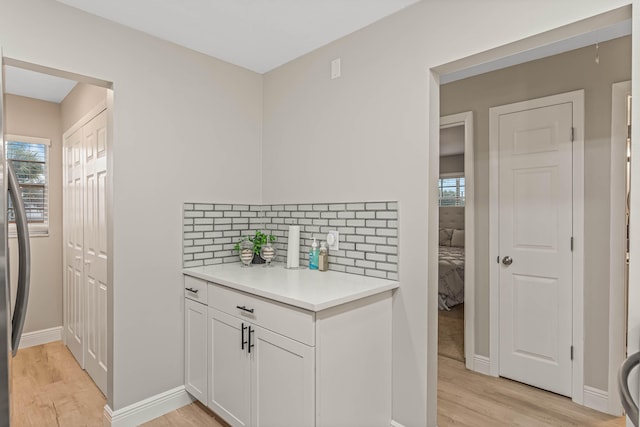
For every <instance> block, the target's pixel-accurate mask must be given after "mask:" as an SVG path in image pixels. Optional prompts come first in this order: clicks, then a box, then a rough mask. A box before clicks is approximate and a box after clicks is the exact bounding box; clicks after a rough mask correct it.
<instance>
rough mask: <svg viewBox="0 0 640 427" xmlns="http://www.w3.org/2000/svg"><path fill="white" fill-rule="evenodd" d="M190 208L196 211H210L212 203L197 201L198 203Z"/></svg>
mask: <svg viewBox="0 0 640 427" xmlns="http://www.w3.org/2000/svg"><path fill="white" fill-rule="evenodd" d="M191 206H193V205H191ZM185 209H186V207H185ZM192 210H196V211H210V210H213V205H212V204H201V203H199V204H197V205H195V206H194V207H193V208H192Z"/></svg>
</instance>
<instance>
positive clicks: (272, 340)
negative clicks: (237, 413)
mask: <svg viewBox="0 0 640 427" xmlns="http://www.w3.org/2000/svg"><path fill="white" fill-rule="evenodd" d="M254 339H255V348H254V349H252V353H251V354H252V366H251V402H252V404H251V414H252V420H253V422H252V425H254V426H256V427H269V426H279V427H303V426H313V425H315V420H314V416H315V349H314V347H310V346H308V345H306V344H302V343H300V342H297V341H294V340H292V339H289V338H287V337H284V336H282V335H280V334H277V333H274V332H271V331H269V330H267V329H264V328H261V327H259V326H258V327H256V329H255V335H253V334H252V338H251V340H252V342H253V341H254Z"/></svg>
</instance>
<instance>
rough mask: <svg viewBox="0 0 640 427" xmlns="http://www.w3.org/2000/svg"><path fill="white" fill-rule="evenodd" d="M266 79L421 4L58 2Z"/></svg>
mask: <svg viewBox="0 0 640 427" xmlns="http://www.w3.org/2000/svg"><path fill="white" fill-rule="evenodd" d="M58 1H59V2H61V3H64V4H67V5H69V6H72V7H75V8H78V9H81V10H84V11H86V12H89V13H91V14H94V15H98V16H101V17H103V18H106V19H109V20H111V21H115V22H118V23H120V24H123V25H126V26H128V27H131V28H135V29H137V30H140V31H143V32H145V33H148V34H151V35H154V36H156V37H159V38H161V39H164V40H168V41H171V42H174V43H176V44H179V45H182V46H185V47H188V48H191V49H193V50H196V51H198V52H202V53H205V54H207V55H210V56H214V57H216V58H219V59H222V60H225V61H227V62H230V63H232V64H236V65H239V66H241V67H245V68H248V69H250V70H253V71H256V72H258V73H265V72H267V71H270V70H272V69H274V68H276V67H278V66H280V65H282V64H284V63H286V62H289V61H291V60H293V59H295V58H297V57H299V56H302V55H304V54H306V53H308V52H310V51H312V50H315V49H317V48H319V47H321V46H324V45H326V44H328V43H330V42H332V41H334V40H337V39H339V38H341V37H343V36H346V35H347V34H350V33H352V32H354V31H356V30H359V29H361V28H363V27H366V26H367V25H369V24H372V23H373V22H375V21H378V20H380V19H382V18H384V17H386V16H388V15H391V14H393V13H395V12H397V11H399V10H401V9H403V8H405V7H407V6H409V5H411V4H413V3H416V2H417V1H419V0H162V1H158V0H58Z"/></svg>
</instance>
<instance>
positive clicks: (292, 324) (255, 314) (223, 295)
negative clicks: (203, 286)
mask: <svg viewBox="0 0 640 427" xmlns="http://www.w3.org/2000/svg"><path fill="white" fill-rule="evenodd" d="M208 305H209V307H213V308H217V309H218V310H220V311H222V312H225V313H227V314H230V315H232V316H236V317H239V318H241V319H246V320H247V321H249V322H251V323H254V324H256V325H259V326H262V327H263V328H265V329H269V330H271V331H273V332H277V333H279V334H281V335H284V336H286V337H289V338H291V339H294V340H296V341H299V342H301V343H304V344H307V345H310V346H314V345H315V325H314V320H315V315H314V313H313V312H311V311H307V310H303V309H301V308H297V307H293V306H290V305H287V304H282V303H280V302H277V301H272V300H269V299H266V298H262V297H258V296H255V295H251V294H247V293H245V292H241V291H237V290H234V289H231V288H227V287H225V286H221V285H217V284H214V283H210V284H209V292H208Z"/></svg>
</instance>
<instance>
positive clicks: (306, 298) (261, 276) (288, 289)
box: [182, 263, 399, 311]
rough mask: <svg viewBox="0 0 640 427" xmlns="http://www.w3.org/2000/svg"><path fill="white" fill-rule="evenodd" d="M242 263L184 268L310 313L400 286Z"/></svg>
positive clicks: (364, 278) (354, 276)
mask: <svg viewBox="0 0 640 427" xmlns="http://www.w3.org/2000/svg"><path fill="white" fill-rule="evenodd" d="M241 265H242V264H241V263H231V264H219V265H210V266H205V267H191V268H185V269H183V270H182V272H183V273H184V274H186V275H188V276H192V277H196V278H199V279H203V280H206V281H208V282H213V283H217V284H219V285H224V286H228V287H230V288H233V289H236V290H239V291H243V292H248V293H250V294H254V295H258V296H261V297H264V298H269V299H272V300H275V301H279V302H282V303H285V304H289V305H293V306H296V307H300V308H304V309H306V310H311V311H321V310H325V309H327V308H331V307H335V306H337V305H340V304H344V303H347V302H350V301H355V300H358V299H361V298H365V297H368V296H371V295H375V294H378V293H381V292H384V291H388V290H391V289H396V288H397V287H398V286H399V284H398V282H396V281H393V280H386V279H377V278H374V277H367V276H360V275H357V274H347V273H339V272H335V271H315V270H309V269H307V268H302V269H295V270H288V269H286V268H284V267H283V265H282V264H275V265H273V266H272V267H265V266H263V265H253V266H251V267H241Z"/></svg>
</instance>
